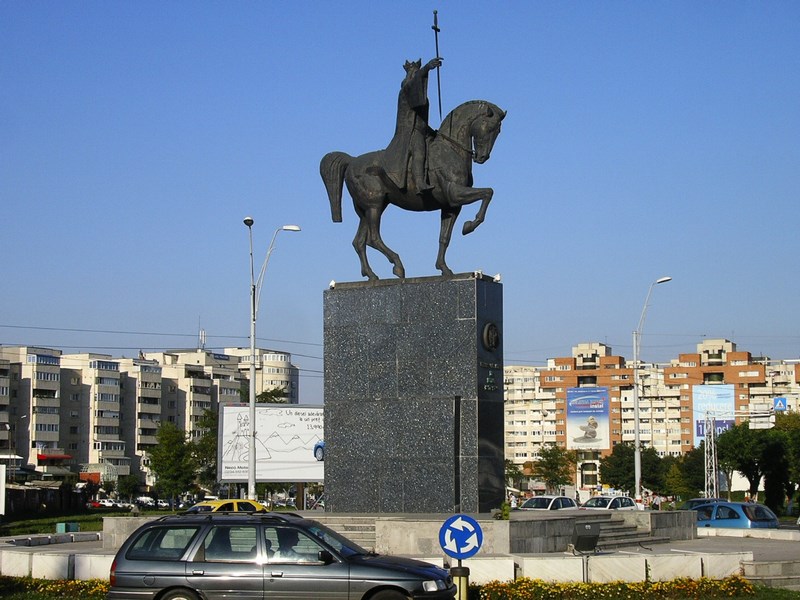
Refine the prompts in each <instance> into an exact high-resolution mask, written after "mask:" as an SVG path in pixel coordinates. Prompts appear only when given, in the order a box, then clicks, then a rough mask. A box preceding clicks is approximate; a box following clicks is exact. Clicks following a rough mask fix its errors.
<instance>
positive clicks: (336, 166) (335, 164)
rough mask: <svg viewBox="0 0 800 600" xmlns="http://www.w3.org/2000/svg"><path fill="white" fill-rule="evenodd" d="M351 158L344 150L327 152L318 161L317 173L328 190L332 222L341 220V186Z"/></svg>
mask: <svg viewBox="0 0 800 600" xmlns="http://www.w3.org/2000/svg"><path fill="white" fill-rule="evenodd" d="M351 159H352V156H350V155H349V154H345V153H344V152H328V154H326V155H325V156H323V157H322V161H320V163H319V174H320V175H321V176H322V181H323V182H325V189H326V190H327V191H328V201H329V202H330V203H331V218H332V219H333V222H334V223H341V222H342V187H343V186H344V174H345V171H347V167H348V166H349V165H350V160H351Z"/></svg>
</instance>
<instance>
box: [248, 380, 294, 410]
mask: <svg viewBox="0 0 800 600" xmlns="http://www.w3.org/2000/svg"><path fill="white" fill-rule="evenodd" d="M239 396H240V397H241V399H242V402H244V403H245V404H247V403H248V402H250V382H249V381H248V380H245V381H243V382H242V386H241V387H240V388H239ZM287 402H289V397H288V396H287V395H286V390H285V389H284V388H279V387H276V388H272V389H271V390H264V391H263V392H261V393H260V394H256V403H259V404H260V403H273V404H286V403H287Z"/></svg>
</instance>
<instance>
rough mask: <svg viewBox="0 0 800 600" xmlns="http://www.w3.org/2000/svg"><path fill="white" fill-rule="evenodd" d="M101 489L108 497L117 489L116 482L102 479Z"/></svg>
mask: <svg viewBox="0 0 800 600" xmlns="http://www.w3.org/2000/svg"><path fill="white" fill-rule="evenodd" d="M102 487H103V491H105V493H106V494H107V495H109V496H110V495H111V494H113V493H114V490H115V489H117V482H116V481H114V480H113V479H104V480H103V485H102Z"/></svg>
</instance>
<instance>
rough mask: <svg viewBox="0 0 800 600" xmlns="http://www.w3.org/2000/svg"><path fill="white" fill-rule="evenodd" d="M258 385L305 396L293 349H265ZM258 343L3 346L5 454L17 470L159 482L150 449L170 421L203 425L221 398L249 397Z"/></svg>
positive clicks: (196, 431)
mask: <svg viewBox="0 0 800 600" xmlns="http://www.w3.org/2000/svg"><path fill="white" fill-rule="evenodd" d="M256 355H257V360H258V363H257V365H256V366H257V371H256V373H257V375H256V385H255V389H256V393H260V392H262V391H265V390H271V389H274V388H275V387H279V388H281V389H282V390H284V393H285V395H286V398H287V401H288V402H291V403H297V401H298V381H299V370H298V369H297V367H295V366H294V365H292V364H291V355H290V354H288V353H283V352H276V351H273V350H264V349H258V350H257V352H256ZM249 367H250V351H249V349H243V348H230V349H225V351H224V352H223V353H219V352H212V351H208V350H205V349H188V350H168V351H163V352H151V353H146V354H145V353H140V354H139V357H138V358H135V359H131V358H114V357H112V356H111V355H107V354H96V353H80V354H62V353H61V351H59V350H54V349H50V348H38V347H6V346H0V461H2V462H3V463H5V464H7V465H8V466H9V467H14V466H17V467H19V472H18V473H15V475H19V477H17V478H18V479H20V480H22V479H24V478H42V477H44V478H59V479H61V478H65V477H78V476H79V474H80V473H83V474H90V475H91V476H89V475H83V476H86V477H89V478H92V479H95V480H100V481H102V480H105V479H115V478H116V477H119V476H122V475H128V474H136V475H138V476H139V477H140V480H141V482H142V484H143V485H147V486H149V485H153V484H154V483H155V482H154V480H153V476H152V473H151V472H150V470H149V464H148V451H149V450H150V449H151V448H152V447H153V446H154V445H155V444H156V443H157V438H156V434H157V432H158V427H159V425H160V424H161V423H162V422H164V421H169V422H172V423H175V425H176V426H177V427H178V428H179V429H182V430H184V431H186V432H187V436H188V437H189V438H197V437H198V436H200V435H201V434H202V433H203V430H202V429H201V428H200V426H199V423H200V419H201V417H202V416H203V413H204V412H205V411H206V410H216V409H217V408H218V406H219V405H220V404H226V403H240V402H243V401H246V400H247V399H246V398H243V395H242V392H243V389H244V387H245V386H247V385H248V383H247V380H248V378H249V374H250V373H249Z"/></svg>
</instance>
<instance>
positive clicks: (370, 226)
mask: <svg viewBox="0 0 800 600" xmlns="http://www.w3.org/2000/svg"><path fill="white" fill-rule="evenodd" d="M384 208H385V207H381V208H370V209H367V211H366V216H367V232H368V233H367V244H368V245H370V246H372V247H373V248H375V250H377V251H378V252H380V253H381V254H383V255H384V256H385V257H386V259H387V260H388V261H389V262H390V263H392V264H393V265H394V268H393V269H392V273H394V274H395V275H396V276H397V277H400V278H401V279H402V278H404V277H405V276H406V268H405V267H404V266H403V261H401V260H400V255H399V254H397V252H395V251H394V250H392V249H391V248H389V246H387V245H386V244H385V243H384V242H383V239H382V238H381V215H382V214H383V211H384ZM376 279H377V277H376Z"/></svg>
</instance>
